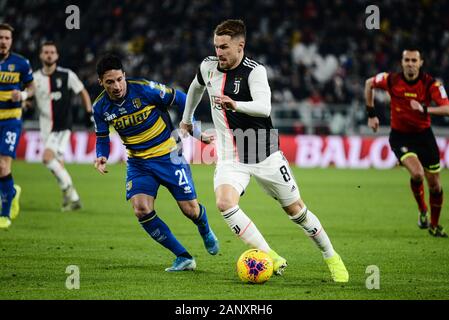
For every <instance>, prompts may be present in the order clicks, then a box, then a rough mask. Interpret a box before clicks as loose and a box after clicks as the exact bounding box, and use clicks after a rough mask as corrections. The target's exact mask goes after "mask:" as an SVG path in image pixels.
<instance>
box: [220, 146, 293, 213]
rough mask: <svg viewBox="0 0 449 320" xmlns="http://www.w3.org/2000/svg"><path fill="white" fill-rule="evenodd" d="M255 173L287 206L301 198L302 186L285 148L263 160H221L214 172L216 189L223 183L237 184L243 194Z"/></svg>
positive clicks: (268, 190)
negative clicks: (298, 182) (296, 178)
mask: <svg viewBox="0 0 449 320" xmlns="http://www.w3.org/2000/svg"><path fill="white" fill-rule="evenodd" d="M251 176H254V178H255V179H256V181H257V183H258V184H259V185H260V186H261V187H262V188H263V189H264V190H265V192H266V193H267V194H268V195H270V196H272V197H273V198H274V199H276V200H277V201H278V202H279V203H280V204H281V206H282V207H287V206H289V205H291V204H292V203H294V202H295V201H297V200H298V199H300V194H299V188H298V185H297V183H296V181H295V177H294V176H293V174H292V172H291V170H290V166H289V164H288V161H287V160H286V159H285V157H284V155H283V154H282V152H280V151H278V152H275V153H273V154H272V155H270V156H269V157H268V158H267V159H265V160H264V161H262V162H259V163H255V164H245V163H240V162H223V163H217V167H216V168H215V174H214V190H216V189H217V188H218V186H221V185H223V184H229V185H231V186H233V187H234V188H235V189H236V190H237V192H238V193H239V194H242V193H243V191H245V189H246V187H247V186H248V184H249V181H250V178H251Z"/></svg>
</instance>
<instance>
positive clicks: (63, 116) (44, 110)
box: [33, 67, 84, 132]
mask: <svg viewBox="0 0 449 320" xmlns="http://www.w3.org/2000/svg"><path fill="white" fill-rule="evenodd" d="M33 77H34V81H35V83H36V94H35V97H36V104H37V106H38V109H39V123H40V127H41V130H42V131H53V132H55V131H63V130H66V129H71V127H72V111H71V105H70V100H71V97H72V95H71V94H72V92H73V93H75V94H78V93H80V92H81V91H82V90H83V89H84V86H83V83H82V82H81V81H80V80H79V78H78V77H77V75H76V74H75V73H74V72H73V71H72V70H70V69H65V68H61V67H56V70H55V71H54V72H53V73H52V74H51V75H46V74H44V72H43V71H42V69H39V70H37V71H36V72H34V74H33Z"/></svg>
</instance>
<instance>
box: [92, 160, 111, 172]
mask: <svg viewBox="0 0 449 320" xmlns="http://www.w3.org/2000/svg"><path fill="white" fill-rule="evenodd" d="M106 162H108V159H106V157H100V158H97V159H95V163H94V165H95V169H97V171H98V172H100V173H101V174H105V173H108V170H106Z"/></svg>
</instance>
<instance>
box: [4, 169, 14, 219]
mask: <svg viewBox="0 0 449 320" xmlns="http://www.w3.org/2000/svg"><path fill="white" fill-rule="evenodd" d="M0 194H1V198H2V211H1V213H0V216H2V217H9V214H10V211H11V202H12V199H13V198H14V196H15V195H16V189H14V180H13V178H12V175H11V174H8V175H7V176H5V177H1V178H0Z"/></svg>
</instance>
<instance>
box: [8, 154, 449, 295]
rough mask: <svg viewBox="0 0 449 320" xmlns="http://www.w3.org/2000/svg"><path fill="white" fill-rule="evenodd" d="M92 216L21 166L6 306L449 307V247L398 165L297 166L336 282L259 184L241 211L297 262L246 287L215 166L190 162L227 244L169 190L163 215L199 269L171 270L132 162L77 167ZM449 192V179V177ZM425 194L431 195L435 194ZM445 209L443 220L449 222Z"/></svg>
mask: <svg viewBox="0 0 449 320" xmlns="http://www.w3.org/2000/svg"><path fill="white" fill-rule="evenodd" d="M67 167H68V169H69V171H70V172H71V174H72V177H73V180H74V182H75V184H76V186H77V188H78V190H79V193H80V195H81V197H82V201H83V204H84V209H83V210H81V211H79V212H75V213H61V212H60V203H61V195H60V191H59V189H58V186H57V184H56V182H55V181H54V179H53V177H52V176H51V174H50V173H49V172H48V170H47V169H46V168H45V167H44V166H43V165H41V164H29V163H24V162H20V161H18V162H15V163H14V166H13V174H14V177H15V181H16V183H18V184H20V185H21V186H22V190H23V193H22V198H21V213H20V215H19V217H18V218H17V220H15V221H14V222H13V225H12V226H11V228H10V229H9V230H7V231H1V232H0V270H1V272H0V299H152V300H156V299H157V300H159V299H163V300H176V299H187V300H189V299H212V300H215V299H243V300H246V299H270V300H271V299H273V300H293V299H294V300H297V299H370V300H372V299H448V297H449V283H448V281H449V258H448V249H449V240H448V239H435V238H432V237H430V236H429V235H428V233H427V231H426V230H419V229H418V227H417V225H416V221H417V208H416V204H415V202H414V200H413V198H412V195H411V192H410V190H409V187H408V175H407V173H406V172H405V171H404V170H403V169H400V168H396V169H392V170H385V171H377V170H336V169H307V170H305V169H300V168H293V170H294V173H295V176H296V179H297V181H298V184H299V186H300V190H301V195H302V198H303V199H304V200H305V202H306V203H307V205H308V207H309V208H310V209H311V210H312V211H313V212H314V213H315V214H316V215H317V216H318V217H319V218H320V220H321V222H322V224H323V225H324V227H325V228H326V231H327V233H328V234H329V236H330V238H331V240H332V241H333V244H334V247H335V248H336V250H337V251H338V252H339V253H340V255H341V256H342V258H343V260H344V261H345V263H346V266H347V268H348V270H349V273H350V281H349V283H347V284H336V283H333V282H332V281H331V280H330V275H329V272H328V270H327V267H326V265H325V263H324V262H323V260H322V258H321V254H320V253H319V252H318V250H317V249H316V248H315V247H314V246H313V244H312V242H311V241H310V240H309V239H308V238H307V237H306V236H305V235H304V233H303V231H302V230H300V229H299V228H298V227H297V226H296V225H294V224H293V223H292V222H290V221H289V219H288V218H287V216H286V215H285V214H284V213H283V211H282V210H281V208H280V207H278V204H277V202H276V201H274V200H273V199H271V198H270V197H268V196H266V195H265V194H264V193H263V191H262V190H261V188H259V186H258V185H257V184H256V183H255V182H252V183H251V185H250V186H249V188H248V189H247V192H246V194H245V195H244V196H243V198H242V200H241V203H240V205H241V207H242V208H243V210H245V212H246V213H247V214H248V215H249V216H250V217H251V218H252V219H253V221H254V222H255V223H256V225H257V226H258V228H259V229H260V230H261V231H262V233H263V234H264V236H265V238H266V239H267V240H268V242H269V243H270V245H271V246H272V247H273V248H274V249H275V250H277V251H278V252H279V253H280V254H281V255H283V256H284V257H286V258H287V260H288V262H289V266H288V268H287V269H286V272H285V274H284V276H282V277H276V276H273V277H272V278H271V279H270V280H269V281H268V282H267V283H265V284H263V285H246V284H243V283H242V282H240V280H239V279H238V277H237V274H236V272H235V264H236V261H237V258H238V257H239V255H240V254H241V253H242V252H243V251H244V250H246V249H247V248H246V246H245V245H244V244H243V243H242V242H241V241H240V240H238V239H237V238H236V237H235V235H234V234H233V233H232V232H231V231H230V230H229V228H228V226H227V225H226V224H225V222H224V221H223V219H222V218H221V216H220V214H219V212H218V211H217V209H216V208H215V201H214V194H213V187H212V185H213V184H212V176H213V170H214V168H213V166H199V165H195V166H192V170H193V176H194V180H195V184H196V188H197V192H198V195H199V200H200V201H201V203H203V204H204V205H205V206H206V207H207V210H208V216H209V222H210V224H211V226H212V227H213V229H214V230H215V233H216V234H217V236H218V237H219V240H220V245H221V251H220V253H219V254H218V255H217V256H210V255H208V254H207V252H206V250H205V249H204V247H203V243H202V241H201V238H200V236H199V235H198V233H197V230H196V227H195V226H194V225H193V224H192V223H191V222H190V221H189V220H188V219H187V218H185V217H184V216H183V215H182V214H181V212H180V211H179V209H178V208H177V205H176V203H175V201H174V200H173V199H172V198H171V196H170V194H169V193H168V192H167V191H166V190H165V189H164V188H161V189H160V191H159V196H158V198H157V202H156V210H157V212H158V214H159V215H160V216H161V217H162V218H163V219H164V220H165V221H166V223H167V224H168V225H169V226H170V228H171V229H172V231H173V232H174V234H175V235H176V236H177V237H178V239H179V240H180V241H181V242H182V243H183V244H184V246H186V247H187V249H188V250H189V251H190V252H191V253H192V254H193V255H194V256H195V258H196V260H197V264H198V266H197V270H196V271H194V272H182V273H167V272H164V268H165V267H167V266H169V265H170V264H171V263H172V260H173V258H174V257H173V256H172V254H171V253H170V252H168V251H167V250H166V249H164V248H162V247H161V246H160V245H158V244H157V243H155V242H154V241H153V240H152V239H151V238H150V237H149V236H148V235H147V234H146V233H145V232H144V231H143V230H142V229H141V227H140V225H139V224H138V223H137V221H136V218H135V217H134V215H133V212H132V209H131V206H130V204H129V203H127V202H126V201H125V199H124V191H125V183H124V180H125V164H120V165H111V166H109V174H107V175H105V176H101V175H100V174H98V173H97V172H96V171H95V170H94V168H93V166H91V165H68V166H67ZM441 180H442V181H443V188H444V189H445V190H449V185H448V181H449V173H448V171H447V170H443V172H442V176H441ZM426 197H427V196H426ZM448 209H449V206H448V201H446V202H445V204H444V207H443V211H442V217H441V223H442V224H443V225H446V226H449V210H448ZM69 265H76V266H78V267H79V270H80V289H79V290H68V289H67V288H66V287H65V282H66V278H67V277H68V274H66V268H67V266H69ZM370 265H375V266H377V267H378V268H379V271H380V289H378V290H376V289H372V290H368V289H367V288H366V279H367V277H369V276H370V274H368V273H366V269H367V267H368V266H370Z"/></svg>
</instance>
